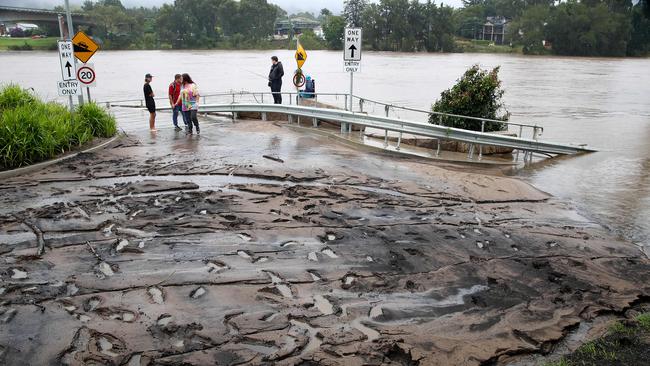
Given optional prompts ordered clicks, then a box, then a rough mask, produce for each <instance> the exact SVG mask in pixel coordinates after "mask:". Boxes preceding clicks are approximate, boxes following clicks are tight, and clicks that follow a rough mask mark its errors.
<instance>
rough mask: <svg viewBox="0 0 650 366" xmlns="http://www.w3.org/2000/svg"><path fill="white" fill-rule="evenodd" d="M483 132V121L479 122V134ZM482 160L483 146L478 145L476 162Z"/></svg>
mask: <svg viewBox="0 0 650 366" xmlns="http://www.w3.org/2000/svg"><path fill="white" fill-rule="evenodd" d="M483 132H485V121H481V133H483ZM481 159H483V144H481V145H478V160H479V161H480V160H481Z"/></svg>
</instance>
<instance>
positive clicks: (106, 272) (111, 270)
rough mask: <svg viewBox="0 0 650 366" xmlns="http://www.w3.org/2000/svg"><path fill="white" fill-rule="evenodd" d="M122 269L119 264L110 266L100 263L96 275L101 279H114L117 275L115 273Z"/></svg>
mask: <svg viewBox="0 0 650 366" xmlns="http://www.w3.org/2000/svg"><path fill="white" fill-rule="evenodd" d="M119 269H120V267H119V266H118V265H117V264H109V263H108V262H104V261H102V262H99V264H97V265H96V266H95V274H96V275H97V278H99V279H105V278H106V277H112V276H113V275H115V272H117V271H119Z"/></svg>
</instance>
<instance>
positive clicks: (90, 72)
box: [77, 64, 96, 86]
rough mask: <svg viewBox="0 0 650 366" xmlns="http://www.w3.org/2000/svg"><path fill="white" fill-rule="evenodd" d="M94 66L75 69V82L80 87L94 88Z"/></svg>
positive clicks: (85, 65)
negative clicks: (77, 82) (78, 83)
mask: <svg viewBox="0 0 650 366" xmlns="http://www.w3.org/2000/svg"><path fill="white" fill-rule="evenodd" d="M95 77H96V75H95V65H94V64H83V65H82V66H80V67H79V68H78V69H77V80H79V82H81V84H82V86H95Z"/></svg>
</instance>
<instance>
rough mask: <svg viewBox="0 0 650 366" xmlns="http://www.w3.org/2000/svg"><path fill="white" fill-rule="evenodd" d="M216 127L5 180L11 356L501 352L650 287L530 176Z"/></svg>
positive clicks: (121, 358)
mask: <svg viewBox="0 0 650 366" xmlns="http://www.w3.org/2000/svg"><path fill="white" fill-rule="evenodd" d="M204 130H205V131H203V129H202V132H203V133H204V134H203V135H202V136H201V137H200V140H199V139H198V138H196V139H194V140H187V139H172V138H169V139H166V138H165V137H158V138H157V140H155V141H153V142H150V141H148V140H147V137H146V136H144V137H142V136H140V137H138V138H136V137H130V138H124V139H122V141H121V142H120V143H119V144H118V145H116V146H114V147H112V148H108V149H105V150H103V151H100V152H96V153H93V154H82V155H80V156H78V157H76V158H74V159H73V160H68V161H64V162H61V163H59V164H57V165H54V166H51V167H49V168H46V169H45V170H43V171H40V172H36V173H33V174H30V175H23V176H19V177H15V178H11V179H8V180H6V181H4V182H2V184H1V185H0V192H1V195H0V361H1V362H0V363H3V364H8V365H23V364H34V365H46V364H66V365H99V364H102V365H207V364H211V365H212V364H218V365H235V364H281V365H282V364H284V365H296V364H301V365H358V364H367V365H452V364H458V365H460V364H463V365H479V364H502V363H505V362H507V360H508V359H509V358H510V357H512V356H514V355H518V354H527V353H534V352H547V351H548V350H549V347H550V346H552V345H553V344H554V342H556V341H558V340H560V339H561V338H562V337H563V336H564V335H565V334H566V332H567V331H568V330H569V329H571V328H572V327H575V326H577V325H578V324H579V323H580V322H581V321H583V320H587V319H592V318H594V317H597V316H598V315H599V314H602V313H611V312H620V311H624V310H625V309H627V308H629V307H630V306H631V305H633V304H634V303H637V302H639V301H644V300H647V298H648V296H649V295H650V287H649V285H648V284H649V283H650V271H649V270H650V262H649V261H648V259H647V258H645V257H644V256H643V255H642V254H641V252H640V251H639V249H638V248H637V247H635V246H634V245H632V244H629V243H626V242H621V241H619V240H617V239H615V238H613V237H612V236H611V235H610V234H608V233H607V232H606V231H605V230H604V229H603V228H601V227H599V226H597V225H595V224H593V223H590V222H589V221H588V220H586V219H584V218H583V217H581V216H579V215H577V214H576V213H575V212H574V211H573V210H572V209H571V208H570V207H569V206H568V205H566V204H565V203H563V202H559V201H557V200H556V199H554V198H552V197H549V196H547V195H546V194H544V193H542V192H539V191H537V190H535V189H534V188H532V187H530V186H528V185H526V184H525V183H522V182H520V181H517V180H513V179H510V178H505V177H500V176H497V175H493V176H490V175H479V174H473V173H470V172H467V171H458V170H456V171H453V170H448V169H444V168H442V167H440V166H432V165H430V164H429V163H426V162H421V161H420V162H419V161H411V160H405V159H397V158H389V157H385V156H379V155H368V154H362V153H359V152H356V151H354V150H353V149H350V148H345V147H341V146H333V145H332V142H331V141H328V140H327V139H326V138H323V137H314V136H305V135H300V134H298V133H296V132H291V131H288V130H287V129H284V128H283V127H282V126H281V125H270V126H269V125H268V124H262V123H260V122H252V121H248V122H243V123H238V124H235V125H230V124H227V125H223V126H218V128H217V129H215V130H210V129H209V128H205V129H204ZM161 135H162V134H161ZM279 136H282V137H279ZM235 139H238V140H237V141H239V142H238V145H239V146H240V147H234V146H232V145H229V143H228V142H229V141H234V140H235ZM267 156H274V157H278V159H279V158H281V159H282V160H283V161H284V164H278V162H277V161H276V160H275V159H268V158H267ZM39 242H40V243H41V244H43V245H44V247H45V252H44V254H43V255H42V256H38V255H37V246H38V245H39Z"/></svg>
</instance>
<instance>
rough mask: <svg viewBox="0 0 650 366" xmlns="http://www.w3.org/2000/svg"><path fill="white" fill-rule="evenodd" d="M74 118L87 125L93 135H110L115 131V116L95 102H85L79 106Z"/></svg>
mask: <svg viewBox="0 0 650 366" xmlns="http://www.w3.org/2000/svg"><path fill="white" fill-rule="evenodd" d="M75 119H77V120H78V121H79V123H80V124H83V125H85V126H87V127H88V128H89V129H90V132H91V134H92V135H93V136H95V137H111V136H113V135H115V134H116V133H117V124H116V122H115V118H114V117H113V116H111V115H110V114H108V113H106V111H105V110H104V109H103V108H102V107H100V106H98V105H97V104H95V103H85V104H83V105H81V106H79V107H78V108H77V110H76V113H75Z"/></svg>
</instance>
